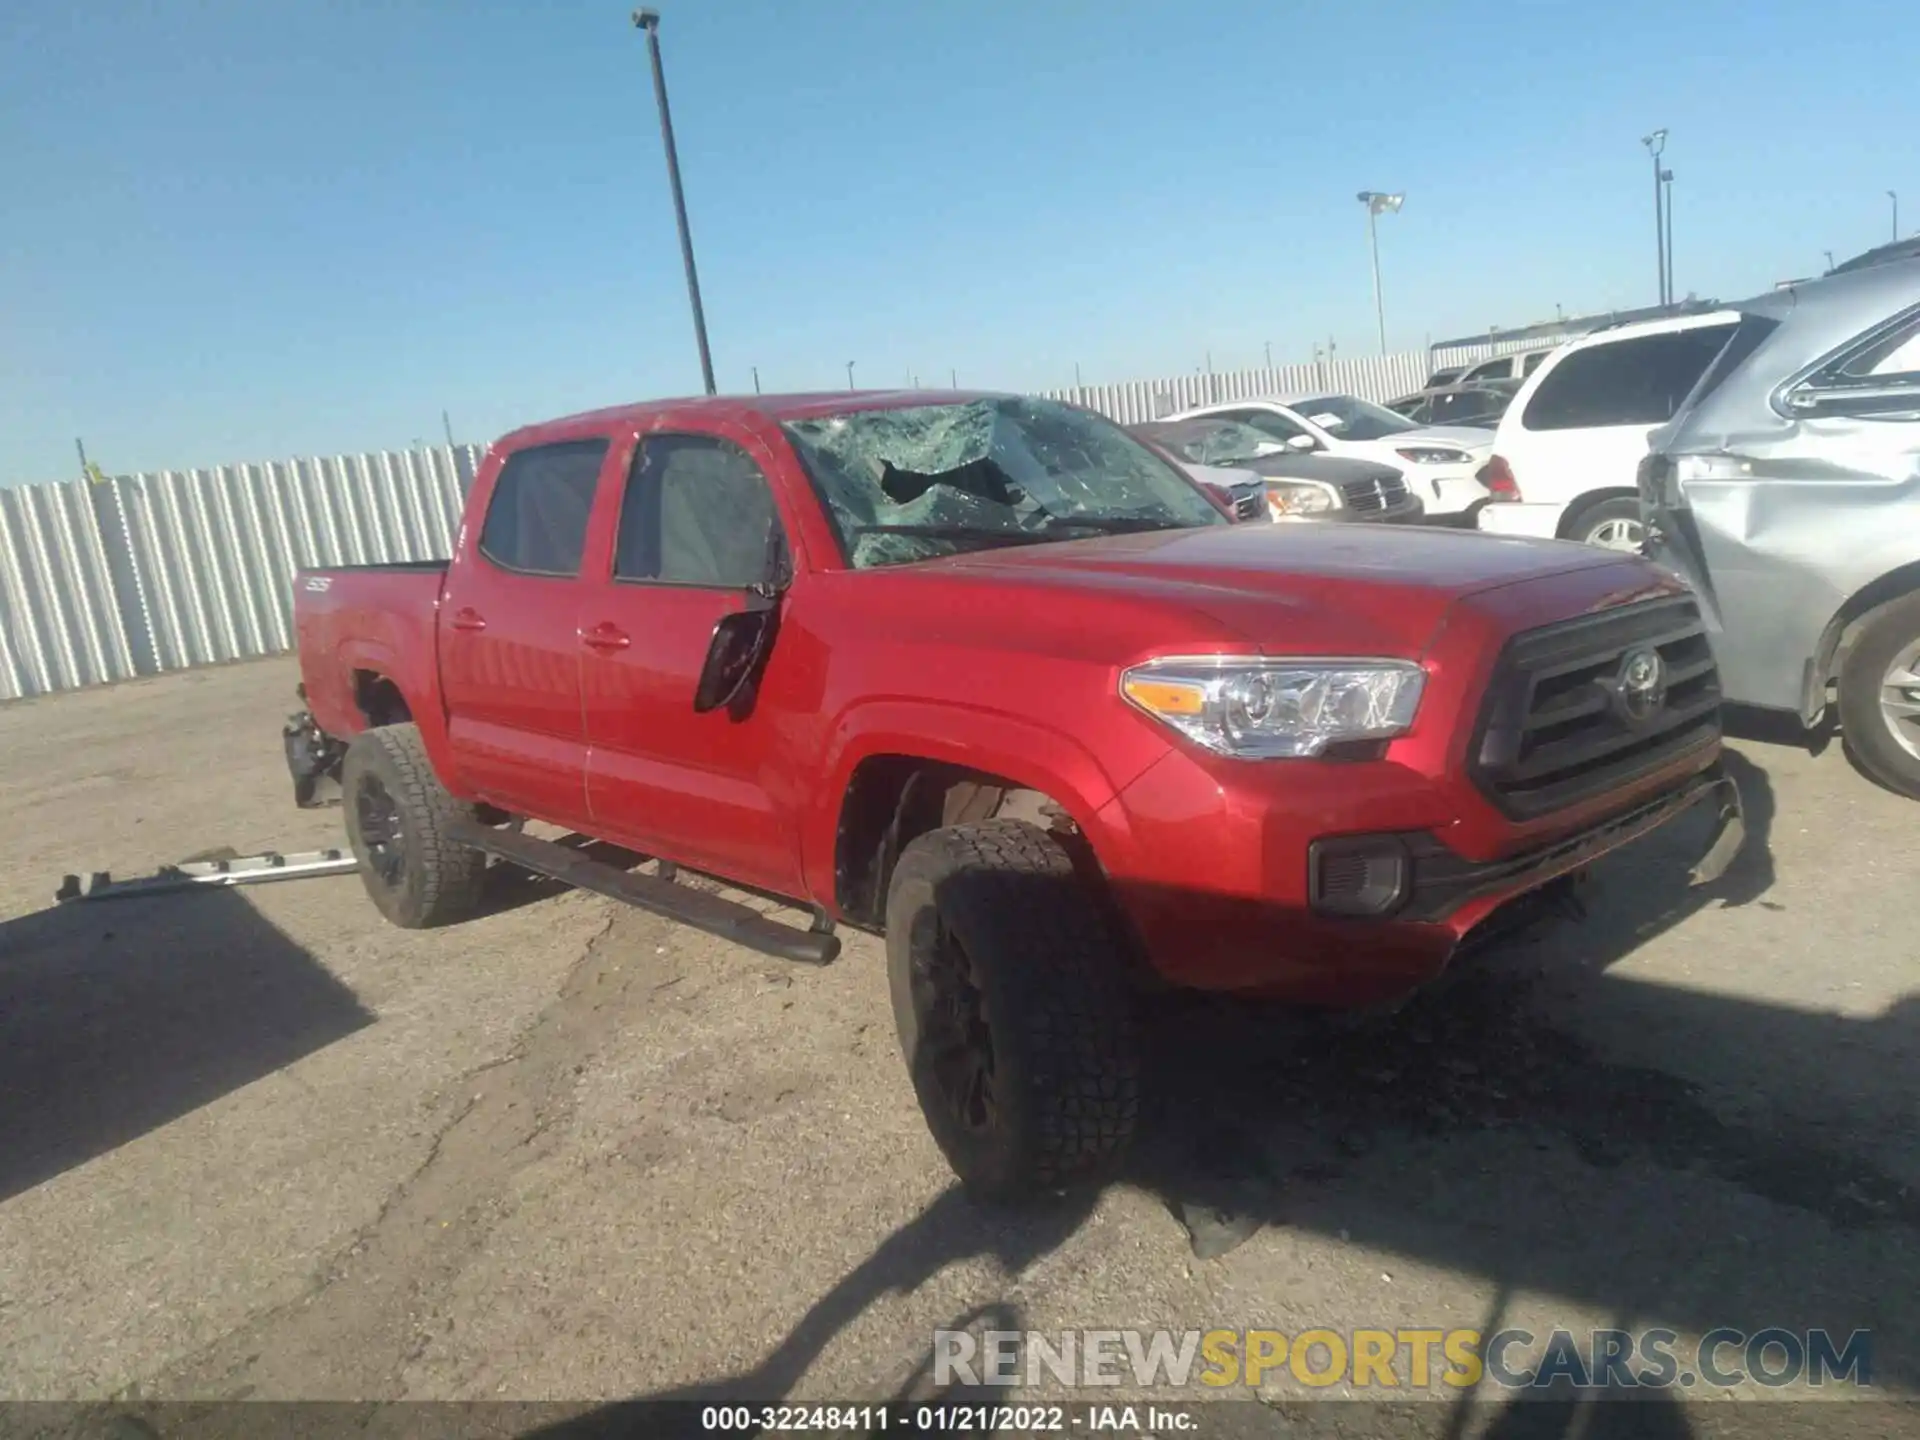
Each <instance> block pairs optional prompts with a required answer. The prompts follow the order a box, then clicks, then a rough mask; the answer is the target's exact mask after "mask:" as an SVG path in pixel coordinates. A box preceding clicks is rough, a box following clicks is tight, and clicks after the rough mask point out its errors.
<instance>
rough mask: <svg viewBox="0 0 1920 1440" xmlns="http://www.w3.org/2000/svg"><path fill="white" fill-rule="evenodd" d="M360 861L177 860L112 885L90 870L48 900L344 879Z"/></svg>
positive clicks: (332, 855)
mask: <svg viewBox="0 0 1920 1440" xmlns="http://www.w3.org/2000/svg"><path fill="white" fill-rule="evenodd" d="M359 864H360V862H359V861H357V860H355V859H354V858H353V856H352V855H350V854H348V853H347V852H346V851H344V850H339V849H333V850H305V851H301V852H299V853H297V854H293V855H282V854H279V853H278V852H276V851H272V850H269V851H267V852H266V853H264V854H261V855H228V856H225V857H222V858H219V859H207V860H183V861H181V862H180V863H179V864H178V865H164V866H162V867H161V868H160V869H159V870H157V871H156V872H155V873H153V874H152V875H143V876H140V877H139V878H137V879H133V880H116V879H114V878H113V876H112V875H111V874H110V873H108V872H107V871H105V870H96V871H94V872H93V874H92V875H90V876H89V877H87V880H86V881H85V883H82V881H81V879H80V877H79V876H78V875H68V876H65V877H63V878H62V879H61V881H60V888H59V889H58V890H57V891H55V892H54V897H53V898H54V899H55V900H56V901H58V902H59V903H61V904H65V903H67V902H68V901H71V900H119V899H123V898H125V897H127V896H132V895H158V894H164V893H167V892H169V891H177V890H192V889H196V888H198V887H200V886H203V885H211V886H227V885H254V884H259V883H261V882H262V881H267V880H304V879H307V878H310V877H312V876H316V875H346V874H349V873H351V872H352V871H354V870H356V869H358V868H359Z"/></svg>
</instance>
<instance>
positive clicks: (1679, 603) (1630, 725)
mask: <svg viewBox="0 0 1920 1440" xmlns="http://www.w3.org/2000/svg"><path fill="white" fill-rule="evenodd" d="M1649 649H1650V650H1653V651H1656V652H1657V653H1658V654H1659V657H1660V661H1661V666H1662V668H1663V670H1664V674H1665V682H1666V689H1665V696H1664V700H1663V701H1662V703H1660V704H1658V705H1655V706H1650V707H1647V713H1645V714H1640V715H1637V714H1634V713H1632V707H1630V706H1629V705H1627V704H1624V703H1623V702H1622V701H1621V699H1620V698H1619V693H1620V689H1621V682H1622V679H1623V670H1624V668H1625V666H1626V662H1627V659H1628V657H1629V656H1630V655H1632V654H1633V653H1635V652H1637V651H1641V650H1649ZM1719 731H1720V677H1719V673H1718V671H1717V670H1716V669H1715V668H1714V663H1713V652H1712V651H1711V650H1710V649H1709V648H1708V645H1707V634H1706V629H1705V627H1704V626H1703V625H1702V624H1701V620H1700V609H1699V606H1698V604H1696V603H1695V601H1694V599H1693V598H1692V597H1691V596H1685V597H1678V596H1676V597H1675V598H1673V599H1669V600H1654V601H1649V602H1647V603H1644V604H1639V605H1625V606H1621V607H1619V608H1617V609H1613V610H1607V611H1604V612H1602V613H1600V614H1598V615H1583V616H1581V617H1580V618H1579V619H1577V620H1569V621H1566V622H1564V623H1562V624H1558V625H1548V626H1545V627H1543V628H1541V629H1538V630H1528V631H1524V632H1522V633H1521V634H1519V635H1516V636H1515V637H1514V638H1513V639H1512V640H1511V641H1509V642H1508V644H1507V648H1506V650H1505V651H1504V652H1503V653H1502V655H1501V657H1500V661H1499V663H1498V665H1496V666H1495V668H1494V675H1493V681H1492V683H1491V685H1490V686H1489V687H1488V693H1487V699H1486V704H1485V706H1484V708H1483V710H1482V712H1481V718H1480V726H1479V729H1478V731H1477V732H1476V734H1475V736H1474V748H1473V751H1472V755H1473V764H1472V772H1473V777H1474V780H1475V782H1476V783H1477V784H1478V785H1479V786H1480V788H1481V790H1482V791H1484V792H1485V793H1486V795H1487V797H1488V798H1489V799H1491V800H1492V801H1493V802H1494V804H1496V805H1497V806H1499V807H1500V809H1501V810H1502V811H1504V812H1505V813H1506V814H1507V815H1509V816H1512V817H1513V818H1515V819H1529V818H1531V817H1534V816H1537V815H1545V814H1547V813H1549V812H1551V811H1554V810H1558V809H1561V808H1563V807H1564V806H1568V805H1575V804H1578V803H1580V802H1581V801H1583V800H1588V799H1591V798H1592V797H1594V796H1595V795H1601V794H1604V793H1606V792H1607V791H1608V790H1611V789H1614V788H1616V787H1618V786H1622V785H1626V784H1630V783H1632V782H1633V781H1634V780H1636V779H1638V778H1640V777H1641V776H1643V775H1646V774H1649V773H1651V772H1652V771H1654V770H1657V769H1659V768H1660V767H1661V766H1662V765H1664V764H1666V763H1667V762H1668V761H1670V760H1672V759H1674V758H1675V757H1676V756H1679V755H1683V754H1685V753H1687V752H1688V751H1690V750H1695V749H1698V748H1699V747H1701V746H1703V745H1706V744H1708V743H1709V742H1711V741H1712V740H1713V738H1714V737H1715V736H1717V735H1718V734H1719Z"/></svg>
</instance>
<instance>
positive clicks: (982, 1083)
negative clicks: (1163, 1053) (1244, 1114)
mask: <svg viewBox="0 0 1920 1440" xmlns="http://www.w3.org/2000/svg"><path fill="white" fill-rule="evenodd" d="M887 971H888V977H889V982H890V988H891V990H892V996H893V1016H894V1023H895V1025H896V1027H897V1028H898V1030H899V1034H900V1048H901V1050H902V1052H903V1053H904V1055H905V1057H906V1062H907V1071H908V1073H909V1075H910V1076H911V1077H912V1080H913V1088H914V1092H915V1094H916V1096H917V1097H918V1099H919V1101H920V1109H921V1112H922V1113H923V1114H924V1115H925V1117H926V1121H927V1128H928V1129H929V1130H930V1131H932V1133H933V1138H934V1141H935V1142H936V1143H937V1144H938V1145H939V1147H940V1149H941V1152H942V1153H943V1154H944V1155H945V1156H946V1158H947V1163H948V1164H949V1165H951V1166H952V1167H953V1171H954V1173H955V1174H956V1175H957V1176H958V1177H959V1178H960V1181H961V1183H962V1184H963V1185H964V1186H965V1187H966V1188H967V1190H968V1191H969V1193H971V1194H973V1195H975V1196H976V1197H978V1198H980V1199H984V1200H990V1201H993V1200H1000V1201H1011V1200H1020V1199H1026V1198H1029V1197H1032V1196H1034V1195H1037V1194H1043V1193H1046V1192H1050V1191H1058V1190H1063V1189H1066V1188H1068V1187H1069V1186H1073V1185H1079V1184H1086V1183H1093V1182H1097V1181H1099V1180H1102V1179H1104V1178H1106V1177H1107V1175H1108V1174H1110V1172H1111V1171H1112V1169H1113V1168H1114V1166H1115V1165H1117V1163H1118V1162H1119V1160H1120V1158H1121V1157H1122V1155H1123V1154H1124V1153H1125V1150H1126V1147H1127V1144H1128V1142H1129V1141H1130V1140H1131V1139H1132V1137H1133V1130H1134V1125H1135V1122H1136V1120H1137V1118H1138V1114H1139V1092H1140V1047H1139V1034H1138V1028H1137V1023H1136V1019H1135V1016H1134V1011H1133V999H1132V996H1131V994H1130V993H1129V992H1128V989H1127V986H1126V984H1125V981H1124V979H1123V978H1122V976H1121V973H1120V970H1119V967H1118V963H1117V959H1116V956H1115V954H1114V944H1113V939H1112V935H1111V932H1110V931H1109V929H1108V926H1107V923H1106V921H1105V919H1104V918H1103V916H1102V914H1101V911H1100V907H1099V906H1098V904H1097V903H1096V900H1095V897H1094V895H1093V894H1092V893H1091V892H1090V890H1089V888H1088V882H1087V881H1086V880H1085V879H1084V878H1083V877H1082V876H1080V875H1079V874H1078V873H1077V872H1076V871H1075V868H1074V865H1073V861H1072V859H1071V857H1070V856H1068V854H1067V853H1066V851H1065V850H1064V849H1062V848H1061V846H1060V844H1059V842H1058V841H1056V840H1055V839H1054V838H1053V837H1052V836H1050V835H1048V834H1047V833H1046V832H1045V831H1043V830H1040V829H1038V828H1037V827H1035V826H1032V825H1028V824H1025V823H1024V822H1020V821H1012V820H988V821H984V822H982V823H980V824H974V825H954V826H950V827H948V828H945V829H941V830H934V831H930V832H929V833H927V834H925V835H922V836H920V837H919V838H918V839H916V840H914V841H913V842H912V843H911V844H910V845H908V846H907V847H906V849H905V850H904V851H903V852H902V853H901V856H900V860H899V863H898V864H897V865H896V866H895V867H894V872H893V879H892V882H891V884H890V886H889V888H888V891H887Z"/></svg>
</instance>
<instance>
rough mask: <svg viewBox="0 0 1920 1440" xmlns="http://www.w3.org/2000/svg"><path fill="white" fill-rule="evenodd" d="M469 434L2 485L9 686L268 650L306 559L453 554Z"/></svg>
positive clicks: (3, 652) (283, 643)
mask: <svg viewBox="0 0 1920 1440" xmlns="http://www.w3.org/2000/svg"><path fill="white" fill-rule="evenodd" d="M479 459H480V451H479V449H478V448H476V447H474V446H453V447H445V446H443V447H439V448H436V449H430V450H414V451H381V452H376V453H373V454H369V455H352V456H341V457H337V458H333V459H318V460H296V461H290V462H287V463H285V464H278V465H223V466H221V467H220V468H218V469H215V470H180V471H161V472H159V473H155V474H147V475H127V476H122V477H119V478H116V479H111V480H103V481H98V482H92V481H86V480H75V481H71V482H69V483H67V484H63V485H22V486H17V487H12V488H5V489H0V698H4V699H13V698H18V697H20V696H25V695H40V694H45V693H47V692H49V691H54V690H74V689H78V688H80V687H82V686H86V685H100V684H105V683H107V682H109V681H114V680H129V679H132V678H134V677H135V676H139V675H154V674H158V673H159V672H161V671H163V670H181V669H186V668H187V667H189V666H193V665H207V664H212V663H215V662H218V661H222V660H240V659H245V658H247V657H250V656H256V655H273V654H277V653H279V652H281V651H284V650H287V649H289V648H290V647H291V646H292V644H293V632H292V628H291V620H292V616H291V611H292V603H293V572H294V571H295V570H296V569H298V568H299V567H301V566H303V565H360V564H369V563H377V562H380V561H387V560H427V559H436V558H440V557H443V556H445V555H447V554H449V553H451V551H452V547H453V534H454V529H455V526H456V525H457V524H458V522H459V515H460V505H461V501H462V499H463V498H464V496H465V493H466V487H467V485H468V484H470V483H471V482H472V480H473V473H474V469H475V467H476V466H477V465H478V463H479Z"/></svg>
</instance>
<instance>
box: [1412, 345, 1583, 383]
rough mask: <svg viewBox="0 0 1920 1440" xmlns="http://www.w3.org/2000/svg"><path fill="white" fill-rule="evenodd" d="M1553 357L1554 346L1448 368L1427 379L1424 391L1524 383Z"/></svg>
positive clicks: (1445, 367) (1437, 371)
mask: <svg viewBox="0 0 1920 1440" xmlns="http://www.w3.org/2000/svg"><path fill="white" fill-rule="evenodd" d="M1552 353H1553V347H1552V346H1551V345H1548V346H1545V347H1543V348H1541V349H1538V350H1523V351H1519V352H1517V353H1516V354H1512V355H1496V356H1494V357H1493V358H1492V359H1491V360H1482V361H1480V362H1478V363H1477V364H1473V365H1448V366H1444V367H1443V368H1441V369H1439V370H1436V371H1434V372H1433V374H1431V375H1429V376H1428V377H1427V383H1426V384H1425V385H1424V386H1422V387H1421V388H1422V389H1423V390H1441V389H1444V388H1446V387H1447V386H1450V385H1479V384H1484V383H1485V382H1487V381H1489V380H1495V381H1498V380H1524V379H1526V378H1527V376H1529V375H1531V374H1533V372H1534V371H1535V370H1537V369H1539V368H1540V364H1541V362H1542V361H1544V360H1545V359H1546V358H1547V356H1549V355H1551V354H1552Z"/></svg>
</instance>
